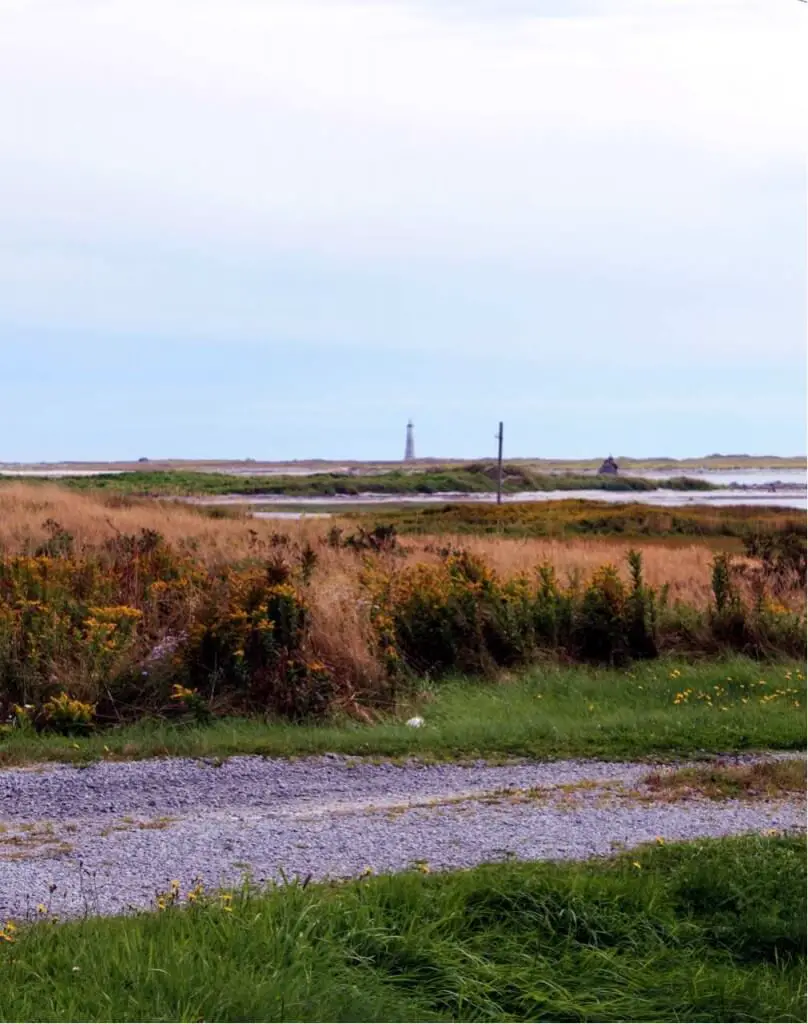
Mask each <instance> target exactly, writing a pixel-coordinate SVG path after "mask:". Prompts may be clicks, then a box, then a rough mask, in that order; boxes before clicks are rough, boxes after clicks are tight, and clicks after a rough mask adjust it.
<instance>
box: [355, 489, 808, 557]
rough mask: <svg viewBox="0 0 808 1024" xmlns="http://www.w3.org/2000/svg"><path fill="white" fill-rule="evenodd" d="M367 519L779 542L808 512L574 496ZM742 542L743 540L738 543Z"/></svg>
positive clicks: (799, 527) (445, 528)
mask: <svg viewBox="0 0 808 1024" xmlns="http://www.w3.org/2000/svg"><path fill="white" fill-rule="evenodd" d="M356 515H357V517H358V519H359V521H361V522H363V523H370V524H376V523H381V522H384V523H389V524H390V525H392V526H395V528H396V530H397V531H398V532H399V533H401V534H441V533H443V534H456V535H468V534H472V535H495V536H500V537H501V536H504V537H508V536H511V537H587V538H592V537H601V536H624V537H630V538H637V539H643V540H647V539H650V538H687V539H697V540H699V541H703V540H710V539H712V538H734V539H737V540H739V541H740V542H741V544H743V543H746V542H747V541H749V540H751V539H752V538H759V542H760V544H761V546H763V545H764V544H766V543H767V542H769V541H771V542H772V543H774V544H775V545H776V543H777V539H778V538H779V537H780V536H781V535H790V536H793V537H802V538H803V545H802V551H803V557H804V551H805V546H804V537H805V529H806V514H805V513H804V512H799V511H797V510H792V509H776V508H765V507H764V508H761V507H759V506H744V505H737V506H728V507H726V508H722V507H715V506H711V505H701V506H699V505H691V506H688V507H683V508H660V507H658V506H654V505H641V504H622V503H621V504H614V505H611V504H610V505H603V504H599V503H596V502H592V501H581V500H578V499H569V500H562V501H548V502H514V503H510V502H509V503H506V504H504V505H487V504H486V505H469V504H466V505H462V504H454V505H451V504H450V505H432V506H430V507H428V508H419V509H412V508H405V509H401V508H399V509H385V510H384V512H383V513H380V512H379V510H373V511H363V512H358V513H356ZM740 546H741V545H740V544H739V545H738V547H740Z"/></svg>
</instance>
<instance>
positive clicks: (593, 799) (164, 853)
mask: <svg viewBox="0 0 808 1024" xmlns="http://www.w3.org/2000/svg"><path fill="white" fill-rule="evenodd" d="M751 760H754V758H751V757H740V758H726V759H724V763H737V762H739V761H747V762H748V761H751ZM758 760H759V758H758ZM652 770H655V769H654V766H652V765H649V764H647V763H646V764H618V763H606V762H597V761H556V762H552V763H519V764H514V765H505V766H492V765H486V764H483V763H479V764H475V765H457V764H446V765H423V764H419V763H416V762H410V763H407V764H372V763H368V762H363V761H356V760H352V759H346V758H342V757H337V756H330V755H327V756H325V757H319V758H309V759H305V760H298V761H282V760H270V759H264V758H257V757H234V758H231V759H230V760H228V761H226V762H224V763H223V764H221V765H219V764H217V763H216V762H214V761H200V760H188V759H181V758H170V759H161V760H154V761H134V762H126V763H116V762H103V763H98V764H94V765H91V766H89V767H84V768H76V767H72V766H66V765H47V766H38V767H35V768H25V769H7V770H3V771H0V920H5V919H8V918H11V919H17V920H19V919H24V918H27V917H33V916H36V915H37V913H38V910H37V908H38V905H39V904H44V905H45V906H46V907H47V908H48V911H49V913H53V914H58V915H60V916H62V917H65V916H75V915H81V914H86V913H93V914H118V913H126V912H128V911H130V910H133V909H138V908H146V907H149V906H153V905H154V899H155V894H156V893H157V892H158V891H160V890H165V889H166V888H168V886H169V884H170V882H171V880H172V879H178V880H179V881H180V884H181V886H182V888H183V890H186V889H188V888H190V887H191V885H192V883H193V880H194V879H195V878H197V877H201V878H202V879H203V881H204V882H205V884H206V886H208V887H213V888H215V887H220V886H226V885H237V884H239V883H240V882H241V881H242V880H243V878H244V876H245V874H249V875H250V876H251V877H252V878H253V880H255V881H256V882H261V881H266V880H270V879H280V878H281V877H283V875H285V876H286V877H295V876H297V877H300V878H304V877H308V876H311V877H312V878H313V879H325V878H346V877H351V876H355V875H359V874H361V873H362V872H363V871H365V870H366V869H368V868H371V869H372V870H373V871H375V872H378V873H384V872H391V871H399V870H403V869H406V868H408V867H410V866H412V865H413V864H414V863H415V862H419V863H423V862H426V863H428V864H429V865H430V867H431V869H432V870H439V869H449V868H460V867H469V866H471V865H474V864H479V863H482V862H488V861H496V860H503V859H508V858H512V857H516V858H519V859H523V860H542V859H556V858H568V859H577V858H586V857H591V856H595V855H604V854H609V853H612V852H614V851H615V849H619V848H621V847H624V846H625V847H631V846H635V845H637V844H639V843H642V842H650V841H653V840H654V839H655V838H656V837H663V838H665V839H667V840H675V839H693V838H697V837H701V836H720V835H729V834H735V833H743V832H750V831H763V830H767V829H777V830H792V829H801V828H804V825H805V801H804V800H799V799H783V800H780V799H778V800H763V801H755V802H750V801H737V800H726V801H709V800H703V799H692V800H688V801H687V802H686V803H682V802H677V803H665V802H661V801H658V800H657V801H651V800H649V799H648V795H649V794H648V793H647V791H646V790H645V789H644V787H643V785H642V779H643V778H644V777H645V776H646V775H647V774H648V773H649V772H650V771H652ZM662 770H665V769H662Z"/></svg>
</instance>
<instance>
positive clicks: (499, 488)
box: [497, 421, 502, 505]
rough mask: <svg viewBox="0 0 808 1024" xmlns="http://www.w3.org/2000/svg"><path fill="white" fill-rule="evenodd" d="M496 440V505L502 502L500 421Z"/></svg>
mask: <svg viewBox="0 0 808 1024" xmlns="http://www.w3.org/2000/svg"><path fill="white" fill-rule="evenodd" d="M497 441H498V442H499V451H498V453H497V505H501V504H502V422H501V421H500V424H499V432H498V433H497Z"/></svg>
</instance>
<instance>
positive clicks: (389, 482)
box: [5, 463, 715, 498]
mask: <svg viewBox="0 0 808 1024" xmlns="http://www.w3.org/2000/svg"><path fill="white" fill-rule="evenodd" d="M20 479H22V478H15V477H7V478H5V480H6V481H8V482H14V481H15V480H20ZM24 479H25V481H26V482H28V483H31V482H34V481H36V480H37V479H38V478H37V477H31V476H29V477H25V478H24ZM41 479H42V480H43V481H45V480H46V479H47V478H41ZM60 484H61V485H62V486H64V487H69V488H72V489H75V490H81V491H95V492H107V493H114V494H130V495H135V496H142V497H155V496H159V495H227V494H242V495H251V494H276V495H289V496H292V497H301V498H302V497H319V496H329V495H357V494H442V493H459V494H480V493H486V492H489V493H490V492H493V491H495V490H496V489H497V468H496V466H495V465H494V464H493V463H469V464H467V465H460V466H455V467H452V468H448V469H427V470H422V469H413V470H406V469H394V470H389V471H381V472H376V473H372V474H358V473H344V472H342V473H314V474H311V475H296V476H280V475H276V474H271V475H267V474H264V475H258V476H247V475H233V474H227V473H200V472H195V471H192V470H136V471H132V472H125V473H102V474H98V475H96V476H65V477H63V478H61V480H60ZM714 487H715V485H713V484H710V483H707V482H705V481H704V480H700V479H691V478H688V477H677V478H674V479H670V480H665V481H659V480H647V479H645V478H643V477H634V476H597V475H581V474H577V475H576V474H570V473H559V474H541V473H534V472H532V471H530V470H528V469H526V468H524V467H523V466H520V465H518V464H508V465H506V466H505V467H504V473H503V490H504V491H505V492H507V493H518V492H520V491H582V490H606V491H655V490H659V489H660V488H666V489H672V490H680V491H705V490H712V489H714Z"/></svg>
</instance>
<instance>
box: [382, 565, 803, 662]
mask: <svg viewBox="0 0 808 1024" xmlns="http://www.w3.org/2000/svg"><path fill="white" fill-rule="evenodd" d="M628 565H629V582H628V583H626V582H624V580H623V578H622V577H621V575H620V573H619V572H618V570H617V568H616V567H615V566H612V565H606V566H603V567H602V568H600V569H599V570H597V571H596V572H595V573H594V574H593V576H592V578H591V579H590V580H589V582H588V583H587V584H586V585H585V586H582V585H581V583H580V581H579V580H577V579H574V578H573V579H571V580H570V581H569V582H568V583H567V584H566V585H563V584H561V583H560V582H559V581H558V579H557V577H556V574H555V572H554V570H553V568H552V566H549V565H544V566H540V567H539V568H538V570H537V571H536V573H535V574H533V575H532V576H531V575H528V574H522V575H519V576H517V577H515V578H512V579H510V580H501V579H499V578H498V577H497V576H496V574H495V573H494V572H493V571H492V570H491V569H490V568H489V567H487V566H485V565H484V564H483V563H482V562H480V560H479V559H476V558H474V557H472V556H471V555H469V554H468V553H465V552H456V551H452V552H450V553H448V554H447V555H446V557H445V558H444V560H443V561H442V562H441V563H440V564H438V565H431V564H430V565H425V564H421V565H414V566H409V567H406V568H405V569H403V570H401V571H399V572H393V573H390V574H388V575H387V576H386V577H384V576H379V575H378V574H377V575H375V576H373V575H369V576H368V577H367V578H366V579H367V582H368V585H369V586H370V587H371V588H372V589H373V591H374V596H375V605H374V609H375V610H374V616H375V617H374V621H375V624H376V627H377V630H378V636H379V646H380V649H381V650H383V651H384V653H385V657H386V658H387V659H388V661H389V662H390V663H391V664H393V663H394V664H396V665H397V666H398V667H399V668H400V666H401V665H402V664H404V665H406V666H409V667H410V668H411V669H413V670H414V671H416V672H428V673H445V672H449V671H454V670H460V671H467V672H485V671H488V670H491V669H493V668H496V667H497V666H503V667H505V666H510V665H514V664H518V663H524V662H526V661H529V660H530V659H531V658H535V657H536V656H537V655H540V654H541V653H542V652H546V653H549V654H554V655H560V656H562V657H564V658H569V659H575V660H581V661H589V662H594V663H597V664H622V663H626V662H628V661H630V660H632V659H637V658H653V657H656V656H657V655H658V654H659V653H660V651H661V650H664V649H668V650H670V649H680V647H681V643H682V639H683V638H686V640H687V645H688V646H689V647H690V649H697V650H702V651H704V652H706V653H709V652H710V651H712V650H717V649H719V648H729V649H732V650H739V651H743V652H744V653H747V654H752V655H755V654H767V653H781V654H788V655H790V656H793V655H795V654H798V653H799V652H800V651H801V649H802V647H803V646H804V642H805V640H804V638H805V618H804V616H803V615H801V614H798V613H794V612H789V611H788V609H786V608H784V607H783V606H776V605H772V604H771V603H770V602H763V603H762V604H761V603H756V604H754V605H753V606H750V605H749V604H748V603H745V602H744V600H743V598H742V596H741V592H740V589H739V588H738V586H737V585H736V583H735V581H734V580H733V578H732V564H731V562H730V560H729V559H728V558H727V557H726V556H718V558H717V559H716V566H715V572H714V592H715V603H714V605H713V607H712V608H711V609H709V610H707V611H701V610H699V609H695V608H691V607H689V606H681V605H678V606H676V607H675V608H673V609H671V608H669V604H668V591H667V588H666V587H663V588H660V589H659V590H657V589H655V588H652V587H649V586H647V585H646V584H645V582H644V579H643V571H642V557H641V555H640V554H639V553H638V552H634V551H632V552H629V554H628Z"/></svg>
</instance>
